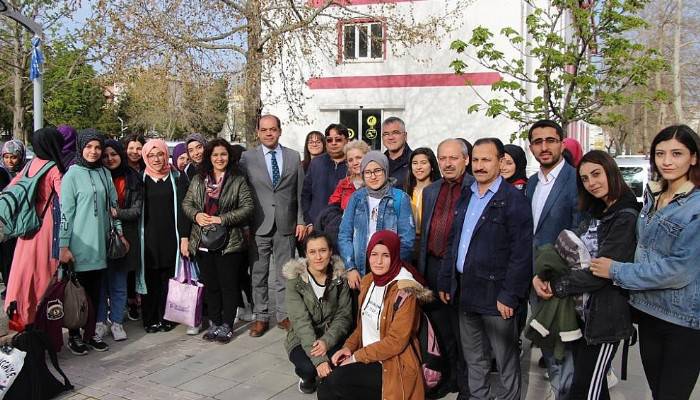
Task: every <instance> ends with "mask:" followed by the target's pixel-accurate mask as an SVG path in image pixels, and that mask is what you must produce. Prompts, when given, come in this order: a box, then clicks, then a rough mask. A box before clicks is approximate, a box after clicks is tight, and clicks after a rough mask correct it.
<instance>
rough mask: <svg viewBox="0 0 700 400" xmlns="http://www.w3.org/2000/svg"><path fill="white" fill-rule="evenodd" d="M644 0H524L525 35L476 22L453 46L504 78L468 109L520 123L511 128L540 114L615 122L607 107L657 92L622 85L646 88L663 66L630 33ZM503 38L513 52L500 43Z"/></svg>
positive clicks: (456, 64)
mask: <svg viewBox="0 0 700 400" xmlns="http://www.w3.org/2000/svg"><path fill="white" fill-rule="evenodd" d="M648 2H649V0H597V1H595V0H594V1H579V0H553V1H551V2H550V5H549V6H547V7H539V6H538V5H537V4H535V2H534V1H529V0H528V1H526V3H527V5H528V6H529V8H530V10H531V12H530V13H529V15H528V16H527V18H526V21H525V27H526V32H525V33H524V34H523V33H520V32H519V31H518V30H516V29H514V28H511V27H506V28H503V29H501V31H500V32H499V33H498V35H499V37H497V36H496V35H495V34H494V33H493V32H491V31H490V30H489V29H487V28H485V27H483V26H477V27H476V28H474V30H473V31H472V35H471V37H470V38H469V39H468V40H467V41H462V40H456V41H454V42H453V43H452V46H451V47H452V49H453V50H455V51H456V52H457V53H459V54H460V55H462V56H466V57H469V58H471V59H472V60H473V61H474V63H476V64H478V65H480V66H482V67H486V68H489V69H491V70H494V71H497V72H499V73H500V74H501V76H502V80H501V81H499V82H497V83H495V84H493V85H492V87H491V90H492V92H494V93H495V94H496V96H495V97H494V98H491V99H486V98H484V97H481V100H482V101H481V102H480V103H479V104H474V105H471V106H470V107H469V108H468V112H470V113H473V112H484V113H485V114H486V115H487V116H491V117H497V116H505V117H507V118H509V119H511V120H513V121H517V122H518V123H519V124H520V131H519V132H516V134H517V133H520V134H522V133H523V130H524V129H525V128H526V127H527V126H528V125H530V124H531V123H532V122H534V121H536V120H538V119H541V118H549V119H553V120H556V121H559V122H560V123H561V124H562V125H563V126H566V125H567V124H568V123H569V122H571V121H577V120H581V121H586V122H589V123H593V124H603V125H604V124H610V123H614V121H615V120H616V118H617V116H616V115H611V114H609V111H608V110H610V109H611V107H614V106H619V105H622V104H628V103H630V102H631V101H634V100H637V101H638V100H639V97H638V96H648V97H650V98H651V97H655V96H658V93H654V92H652V91H646V90H635V91H629V90H627V89H630V88H645V87H646V86H647V83H648V81H649V79H650V77H652V76H653V75H654V73H656V72H657V71H659V70H662V69H664V68H665V67H666V64H665V63H664V61H663V60H662V59H661V57H660V56H659V54H658V52H657V51H656V50H654V49H652V48H649V47H647V46H645V45H643V44H641V43H638V42H636V41H634V40H633V39H631V35H630V33H631V32H633V31H635V30H638V29H641V28H643V27H645V26H646V24H647V23H646V21H645V20H644V19H643V18H641V17H640V16H639V14H640V12H641V11H642V10H643V9H644V7H645V5H646V4H647V3H648ZM503 40H505V43H507V44H508V46H509V47H510V50H511V51H510V53H511V54H513V55H512V56H509V55H506V53H505V49H504V48H501V47H499V46H498V45H497V42H499V43H500V42H503ZM462 56H461V57H462ZM466 57H465V58H466ZM469 64H470V62H469V61H466V60H465V59H464V58H460V59H457V60H454V61H453V62H452V63H451V67H452V68H453V69H454V70H455V71H456V72H458V73H461V72H464V71H466V70H468V69H469V67H470V65H469ZM630 93H634V95H630ZM477 94H478V92H477Z"/></svg>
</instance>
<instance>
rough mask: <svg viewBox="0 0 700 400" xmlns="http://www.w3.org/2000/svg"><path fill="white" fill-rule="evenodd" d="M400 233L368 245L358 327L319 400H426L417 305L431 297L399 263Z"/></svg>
mask: <svg viewBox="0 0 700 400" xmlns="http://www.w3.org/2000/svg"><path fill="white" fill-rule="evenodd" d="M399 253H400V243H399V237H398V236H397V235H396V233H394V232H392V231H388V230H384V231H379V232H377V233H375V234H374V235H373V236H372V238H371V239H370V241H369V245H368V246H367V264H369V266H370V269H371V273H370V274H367V275H366V276H365V277H364V278H363V279H362V282H361V284H360V302H359V304H360V308H359V310H358V312H359V315H358V317H357V327H356V328H355V330H354V331H353V333H352V334H351V335H350V337H349V338H348V340H346V341H345V344H344V346H343V348H342V349H340V350H338V351H337V352H336V353H335V354H334V355H333V357H332V358H331V362H332V363H333V365H335V366H337V368H335V369H334V370H333V372H332V373H331V374H330V375H329V376H328V377H327V378H326V379H325V380H324V381H323V382H322V383H321V385H320V386H319V388H318V399H319V400H325V399H357V398H361V399H382V398H385V399H397V400H398V399H403V400H407V399H423V398H425V393H424V387H423V374H422V372H421V366H420V360H419V359H418V355H417V354H416V352H415V350H414V349H419V348H420V347H419V344H418V339H417V337H416V334H417V332H418V327H419V324H420V307H419V304H418V303H427V302H430V301H431V300H432V293H431V292H430V290H428V289H427V288H425V287H424V286H423V284H422V283H419V282H418V281H419V280H420V281H423V278H422V277H420V275H419V274H418V273H417V272H416V271H415V269H414V268H413V267H411V266H410V265H408V264H405V263H403V262H402V261H401V258H400V256H399Z"/></svg>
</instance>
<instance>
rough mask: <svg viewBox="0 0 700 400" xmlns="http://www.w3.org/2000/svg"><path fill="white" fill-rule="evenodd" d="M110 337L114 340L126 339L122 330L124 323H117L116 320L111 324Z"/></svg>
mask: <svg viewBox="0 0 700 400" xmlns="http://www.w3.org/2000/svg"><path fill="white" fill-rule="evenodd" d="M112 337H113V338H114V341H115V342H119V341H122V340H126V331H125V330H124V325H122V324H117V323H116V322H115V323H113V324H112Z"/></svg>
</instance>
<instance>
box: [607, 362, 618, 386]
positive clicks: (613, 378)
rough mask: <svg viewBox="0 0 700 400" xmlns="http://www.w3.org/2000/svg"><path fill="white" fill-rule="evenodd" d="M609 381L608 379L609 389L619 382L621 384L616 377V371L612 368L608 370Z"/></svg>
mask: <svg viewBox="0 0 700 400" xmlns="http://www.w3.org/2000/svg"><path fill="white" fill-rule="evenodd" d="M607 379H608V389H610V388H611V387H613V386H615V385H617V384H618V382H620V381H619V379H617V376H615V371H613V369H612V367H610V369H609V370H608V376H607Z"/></svg>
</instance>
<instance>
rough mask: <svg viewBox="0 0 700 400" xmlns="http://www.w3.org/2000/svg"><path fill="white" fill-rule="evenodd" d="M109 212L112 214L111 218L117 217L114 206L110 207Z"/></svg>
mask: <svg viewBox="0 0 700 400" xmlns="http://www.w3.org/2000/svg"><path fill="white" fill-rule="evenodd" d="M109 213H110V214H112V218H117V209H116V208H114V207H110V208H109Z"/></svg>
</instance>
